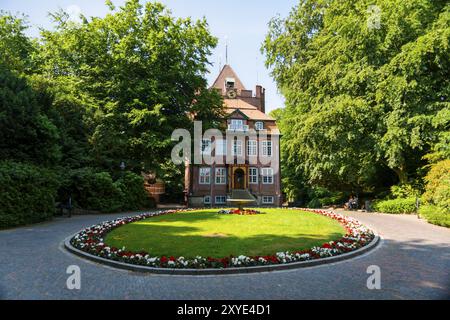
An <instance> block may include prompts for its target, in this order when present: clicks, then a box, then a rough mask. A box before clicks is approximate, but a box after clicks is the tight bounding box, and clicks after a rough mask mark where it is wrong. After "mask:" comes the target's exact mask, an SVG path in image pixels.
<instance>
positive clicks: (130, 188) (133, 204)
mask: <svg viewBox="0 0 450 320" xmlns="http://www.w3.org/2000/svg"><path fill="white" fill-rule="evenodd" d="M115 185H116V186H117V187H118V188H119V189H120V190H121V191H122V194H123V198H122V199H123V200H122V203H123V204H122V207H121V210H136V209H144V208H147V209H148V208H154V207H155V203H154V201H152V200H151V198H150V197H149V195H148V193H147V192H146V191H145V189H144V178H143V177H142V176H139V175H137V174H135V173H133V172H126V173H124V174H123V176H122V177H120V178H119V179H118V180H117V181H116V182H115Z"/></svg>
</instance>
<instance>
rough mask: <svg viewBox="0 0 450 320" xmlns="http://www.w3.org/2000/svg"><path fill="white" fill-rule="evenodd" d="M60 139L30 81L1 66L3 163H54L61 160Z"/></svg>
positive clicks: (0, 141)
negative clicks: (9, 160)
mask: <svg viewBox="0 0 450 320" xmlns="http://www.w3.org/2000/svg"><path fill="white" fill-rule="evenodd" d="M58 139H59V133H58V128H57V127H56V126H55V125H54V124H53V123H52V122H51V121H50V119H49V118H48V117H47V116H46V115H45V114H43V113H42V112H41V107H40V105H39V104H38V103H37V100H36V94H35V92H34V91H33V89H32V88H31V87H30V86H29V85H28V83H27V81H26V80H25V79H24V78H22V77H19V76H17V75H15V74H13V73H12V72H11V71H10V70H8V69H7V68H6V67H5V66H3V65H2V64H1V63H0V160H4V159H13V160H14V161H26V162H34V163H37V164H41V165H49V164H52V163H54V162H55V161H58V160H59V158H60V157H61V153H60V149H59V146H58Z"/></svg>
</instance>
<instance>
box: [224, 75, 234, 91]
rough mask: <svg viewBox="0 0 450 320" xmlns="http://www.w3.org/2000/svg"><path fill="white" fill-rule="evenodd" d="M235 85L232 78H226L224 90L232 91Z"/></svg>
mask: <svg viewBox="0 0 450 320" xmlns="http://www.w3.org/2000/svg"><path fill="white" fill-rule="evenodd" d="M235 83H236V80H235V79H234V78H226V79H225V88H227V89H234V84H235Z"/></svg>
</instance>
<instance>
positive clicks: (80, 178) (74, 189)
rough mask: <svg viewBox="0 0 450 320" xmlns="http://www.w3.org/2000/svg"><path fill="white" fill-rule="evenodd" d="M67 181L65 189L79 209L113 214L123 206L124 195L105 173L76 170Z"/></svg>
mask: <svg viewBox="0 0 450 320" xmlns="http://www.w3.org/2000/svg"><path fill="white" fill-rule="evenodd" d="M68 181H69V182H68V184H66V185H65V189H66V190H70V191H69V193H70V194H71V195H72V199H73V202H74V204H75V205H76V206H77V207H79V208H83V209H87V210H95V211H101V212H115V211H118V210H120V208H121V207H122V205H123V202H122V199H123V198H124V194H123V192H122V190H121V189H120V188H119V186H118V185H116V184H114V181H113V179H112V178H111V175H110V174H109V173H107V172H96V171H95V170H94V169H92V168H82V169H77V170H73V171H72V172H70V175H69V178H68Z"/></svg>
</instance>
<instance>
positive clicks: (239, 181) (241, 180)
mask: <svg viewBox="0 0 450 320" xmlns="http://www.w3.org/2000/svg"><path fill="white" fill-rule="evenodd" d="M234 189H238V190H244V189H245V172H244V170H242V169H237V170H236V171H235V172H234Z"/></svg>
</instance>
